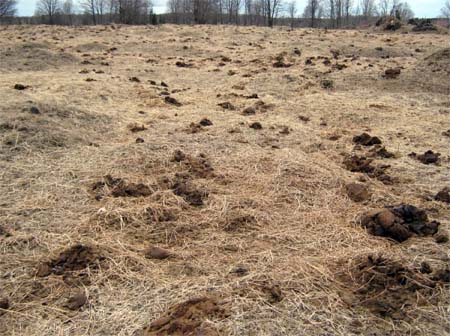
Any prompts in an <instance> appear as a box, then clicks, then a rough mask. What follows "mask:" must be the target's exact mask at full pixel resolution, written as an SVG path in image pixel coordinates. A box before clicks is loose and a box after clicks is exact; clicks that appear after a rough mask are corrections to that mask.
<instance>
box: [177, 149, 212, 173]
mask: <svg viewBox="0 0 450 336" xmlns="http://www.w3.org/2000/svg"><path fill="white" fill-rule="evenodd" d="M184 164H185V165H186V167H187V170H188V171H189V173H191V174H192V175H193V176H195V177H198V178H212V177H215V174H214V168H213V167H212V165H211V163H210V162H209V160H208V159H207V158H206V156H205V155H203V154H200V155H199V156H197V157H191V156H189V157H188V159H187V160H186V161H184Z"/></svg>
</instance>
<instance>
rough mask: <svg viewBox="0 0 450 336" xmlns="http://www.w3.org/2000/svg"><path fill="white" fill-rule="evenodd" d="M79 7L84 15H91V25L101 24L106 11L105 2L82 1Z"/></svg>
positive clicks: (103, 0) (95, 0) (99, 0)
mask: <svg viewBox="0 0 450 336" xmlns="http://www.w3.org/2000/svg"><path fill="white" fill-rule="evenodd" d="M81 7H82V8H83V9H84V11H85V13H86V14H89V15H91V17H92V23H93V24H94V25H96V24H97V23H101V21H102V19H103V15H104V13H105V9H106V0H82V1H81Z"/></svg>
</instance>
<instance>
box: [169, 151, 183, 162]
mask: <svg viewBox="0 0 450 336" xmlns="http://www.w3.org/2000/svg"><path fill="white" fill-rule="evenodd" d="M184 160H186V154H184V153H183V151H181V150H179V149H177V150H176V151H175V152H174V153H173V156H172V159H171V161H172V162H181V161H184Z"/></svg>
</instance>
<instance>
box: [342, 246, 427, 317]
mask: <svg viewBox="0 0 450 336" xmlns="http://www.w3.org/2000/svg"><path fill="white" fill-rule="evenodd" d="M354 262H355V265H354V266H353V267H352V268H351V271H350V274H347V275H346V276H344V279H342V280H345V283H347V284H354V288H353V289H352V292H353V294H354V296H355V300H354V302H353V304H354V305H355V306H363V307H365V308H367V309H369V310H370V311H372V312H373V313H375V314H377V315H380V316H382V317H390V318H393V319H404V318H406V317H407V314H408V308H409V307H410V306H412V305H414V304H416V303H417V294H418V293H420V295H423V296H425V297H427V296H431V294H432V291H433V288H434V287H435V286H436V283H435V281H433V280H431V279H429V278H428V277H427V276H426V275H423V274H422V273H420V272H419V271H416V270H413V269H410V268H408V267H406V266H404V265H402V264H401V263H400V262H397V261H393V260H390V259H387V258H384V257H383V256H372V255H369V256H365V257H358V258H356V260H355V261H354Z"/></svg>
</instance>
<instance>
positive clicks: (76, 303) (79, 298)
mask: <svg viewBox="0 0 450 336" xmlns="http://www.w3.org/2000/svg"><path fill="white" fill-rule="evenodd" d="M87 302H88V298H87V296H86V294H85V293H84V291H81V292H78V293H76V294H75V295H73V296H71V297H69V299H68V300H67V302H66V303H65V305H64V307H66V308H67V309H70V310H79V309H80V308H81V307H83V306H84V305H85V304H86V303H87Z"/></svg>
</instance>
